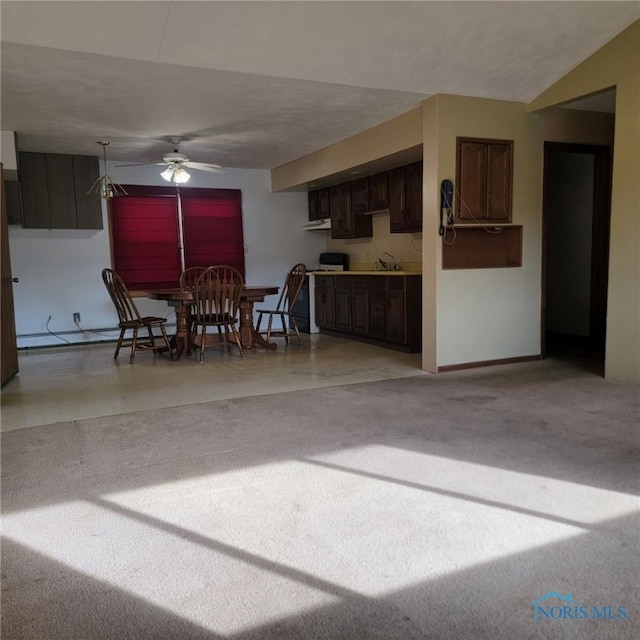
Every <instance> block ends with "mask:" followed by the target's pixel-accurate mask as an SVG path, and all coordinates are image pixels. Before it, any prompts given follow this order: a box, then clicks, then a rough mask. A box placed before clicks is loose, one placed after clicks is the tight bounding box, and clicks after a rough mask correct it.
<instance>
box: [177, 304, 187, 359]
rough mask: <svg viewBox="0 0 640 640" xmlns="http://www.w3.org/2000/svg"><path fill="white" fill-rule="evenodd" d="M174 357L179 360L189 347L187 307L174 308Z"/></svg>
mask: <svg viewBox="0 0 640 640" xmlns="http://www.w3.org/2000/svg"><path fill="white" fill-rule="evenodd" d="M175 341H176V345H175V346H176V357H177V358H180V356H181V355H182V354H183V352H184V351H187V348H188V346H189V307H185V306H183V305H180V306H178V307H176V335H175Z"/></svg>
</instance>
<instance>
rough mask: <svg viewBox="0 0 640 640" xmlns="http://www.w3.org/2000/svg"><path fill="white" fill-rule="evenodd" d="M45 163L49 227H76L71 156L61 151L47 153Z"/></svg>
mask: <svg viewBox="0 0 640 640" xmlns="http://www.w3.org/2000/svg"><path fill="white" fill-rule="evenodd" d="M46 165H47V190H48V194H49V228H50V229H77V227H78V219H77V217H76V198H75V185H74V182H73V158H72V156H69V155H64V154H62V153H47V154H46ZM90 186H91V185H89V187H90ZM89 187H87V189H89Z"/></svg>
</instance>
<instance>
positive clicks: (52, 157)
mask: <svg viewBox="0 0 640 640" xmlns="http://www.w3.org/2000/svg"><path fill="white" fill-rule="evenodd" d="M18 157H19V175H20V185H21V191H22V226H23V227H25V228H30V229H102V205H101V200H100V198H98V197H96V196H95V195H93V196H89V195H87V191H89V189H90V188H91V186H92V185H93V183H94V182H95V181H96V180H97V179H98V178H99V176H100V170H99V164H98V158H97V157H96V156H72V155H66V154H49V153H30V152H20V154H19V156H18Z"/></svg>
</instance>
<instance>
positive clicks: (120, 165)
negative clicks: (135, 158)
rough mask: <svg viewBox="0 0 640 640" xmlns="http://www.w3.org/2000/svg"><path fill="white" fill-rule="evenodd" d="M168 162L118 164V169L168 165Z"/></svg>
mask: <svg viewBox="0 0 640 640" xmlns="http://www.w3.org/2000/svg"><path fill="white" fill-rule="evenodd" d="M166 164H167V163H166V162H134V163H133V164H117V165H116V167H143V166H153V165H166Z"/></svg>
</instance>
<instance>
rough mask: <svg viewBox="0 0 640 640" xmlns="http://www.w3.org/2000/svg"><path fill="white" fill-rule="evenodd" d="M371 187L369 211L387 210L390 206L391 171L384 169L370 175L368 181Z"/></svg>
mask: <svg viewBox="0 0 640 640" xmlns="http://www.w3.org/2000/svg"><path fill="white" fill-rule="evenodd" d="M367 184H368V187H369V196H368V200H369V209H368V210H369V211H386V210H387V209H388V208H389V172H388V171H384V172H382V173H377V174H376V175H373V176H370V177H369V180H368V182H367Z"/></svg>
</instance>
